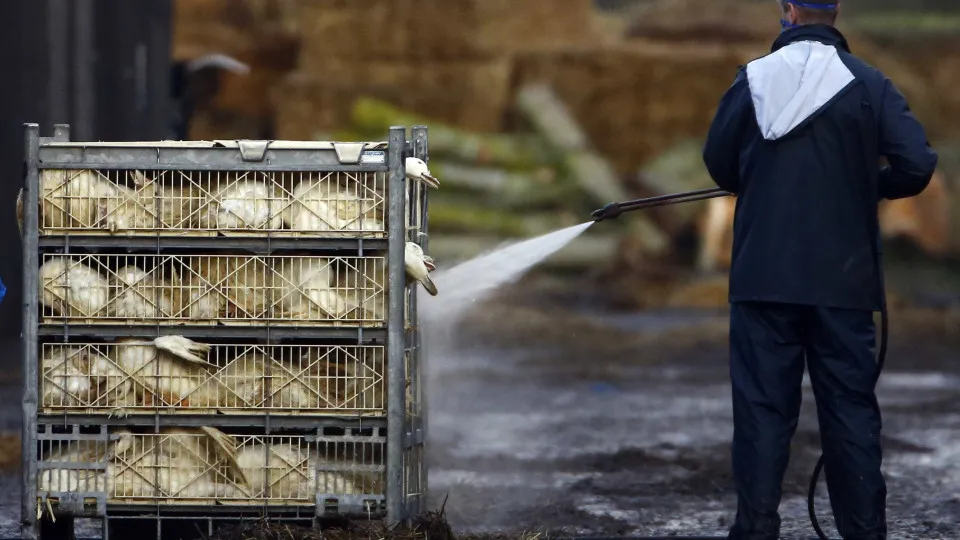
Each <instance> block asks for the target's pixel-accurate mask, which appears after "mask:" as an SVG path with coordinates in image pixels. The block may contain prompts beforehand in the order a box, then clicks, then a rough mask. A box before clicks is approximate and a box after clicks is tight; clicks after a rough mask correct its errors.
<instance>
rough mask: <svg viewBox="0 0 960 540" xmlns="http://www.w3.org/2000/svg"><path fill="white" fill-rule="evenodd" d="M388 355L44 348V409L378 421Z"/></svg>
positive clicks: (170, 339)
mask: <svg viewBox="0 0 960 540" xmlns="http://www.w3.org/2000/svg"><path fill="white" fill-rule="evenodd" d="M385 352H386V351H385V347H382V346H377V345H366V346H363V345H261V344H254V345H243V344H231V343H228V344H213V345H209V344H203V343H196V342H193V341H192V340H188V339H186V338H182V337H179V336H164V337H158V338H156V339H153V340H145V339H142V338H121V339H118V340H116V341H115V342H113V343H70V344H62V343H44V344H42V345H41V358H40V377H41V378H40V396H41V397H40V403H41V412H42V413H44V414H63V415H71V414H83V415H96V414H109V415H117V416H126V415H133V414H143V413H149V414H231V413H246V414H257V413H261V414H262V413H266V412H269V413H270V414H286V415H293V414H297V415H300V414H322V415H334V416H361V415H362V416H366V417H375V416H383V415H384V413H385V409H384V405H385V398H384V396H385V389H386V373H385V369H386V361H385V356H386V354H385ZM408 403H410V400H409V399H408ZM408 406H409V405H408Z"/></svg>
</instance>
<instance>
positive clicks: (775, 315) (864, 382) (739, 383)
mask: <svg viewBox="0 0 960 540" xmlns="http://www.w3.org/2000/svg"><path fill="white" fill-rule="evenodd" d="M875 342H876V328H875V325H874V322H873V313H871V312H869V311H857V310H845V309H833V308H821V307H815V306H802V305H795V304H774V303H752V302H744V303H733V304H731V306H730V380H731V383H732V385H733V424H734V429H733V448H732V457H733V476H734V479H735V481H736V486H737V518H736V521H735V523H734V525H733V527H732V529H731V531H730V535H729V536H728V538H730V539H734V540H776V539H777V538H778V537H779V532H780V515H779V513H778V511H777V508H778V506H779V505H780V495H781V484H782V483H783V476H784V473H785V472H786V469H787V461H788V459H789V456H790V439H791V438H793V434H794V432H795V431H796V429H797V421H798V418H799V416H800V402H801V399H802V393H801V384H802V381H803V369H804V357H806V361H807V365H808V366H809V367H810V382H811V383H812V385H813V392H814V396H815V398H816V403H817V417H818V419H819V421H820V438H821V441H822V448H823V452H824V455H825V459H826V461H825V465H824V474H825V476H826V481H827V489H828V491H829V493H830V504H831V506H832V508H833V515H834V517H835V519H836V523H837V529H838V530H839V532H840V535H841V536H842V537H843V538H844V539H845V540H880V539H885V538H886V530H887V527H886V496H887V489H886V485H885V482H884V479H883V475H882V474H881V473H880V462H881V450H880V425H881V421H880V408H879V405H878V404H877V397H876V394H875V392H874V387H875V382H876V376H877V364H876V360H875V356H874V347H875Z"/></svg>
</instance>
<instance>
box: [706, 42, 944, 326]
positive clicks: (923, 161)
mask: <svg viewBox="0 0 960 540" xmlns="http://www.w3.org/2000/svg"><path fill="white" fill-rule="evenodd" d="M882 155H886V156H888V159H889V161H890V164H891V168H888V169H886V170H884V171H881V170H880V168H879V162H880V157H881V156H882ZM704 161H705V163H706V165H707V167H708V169H709V170H710V173H711V175H712V176H713V177H714V179H715V180H716V182H717V184H718V185H720V186H721V187H723V188H724V189H727V190H729V191H732V192H734V193H736V195H737V197H738V200H737V210H736V216H735V221H734V244H733V262H732V268H731V275H730V300H731V302H743V301H763V302H782V303H792V304H807V305H817V306H824V307H838V308H847V309H861V310H877V309H879V308H880V304H881V301H882V293H881V290H880V280H879V276H878V274H877V265H878V262H877V260H876V259H875V257H876V256H877V255H878V252H877V250H878V249H879V231H878V224H877V204H878V201H879V200H880V199H881V198H898V197H904V196H912V195H916V194H918V193H919V192H920V191H922V190H923V189H924V188H925V187H926V185H927V183H928V182H929V181H930V177H931V176H932V174H933V172H934V169H935V167H936V163H937V156H936V154H935V153H934V152H933V150H932V149H930V147H929V145H928V144H927V142H926V135H925V134H924V131H923V128H922V127H921V126H920V124H919V123H918V122H917V121H916V119H915V118H914V117H913V115H912V114H911V113H910V112H909V108H908V106H907V104H906V101H905V100H904V99H903V96H902V95H900V93H899V92H897V90H896V89H895V88H894V86H893V85H892V84H891V83H890V81H889V80H888V79H887V78H886V77H885V76H884V75H883V74H882V73H880V72H879V71H877V70H876V69H874V68H872V67H870V66H868V65H866V64H865V63H863V62H862V61H860V60H859V59H857V58H856V57H854V56H853V55H852V54H850V52H849V48H848V47H847V44H846V41H845V40H844V38H843V36H842V35H841V34H840V33H839V32H838V31H837V30H835V29H834V28H833V27H831V26H826V25H808V26H803V27H801V28H799V29H796V30H791V31H789V32H787V33H784V34H783V35H782V36H781V38H780V39H778V40H777V42H776V43H775V44H774V47H773V53H772V54H770V55H768V56H765V57H763V58H759V59H757V60H754V61H753V62H751V63H749V64H748V65H747V66H746V67H745V68H744V69H742V70H741V72H740V73H739V75H738V77H737V79H736V82H735V83H734V85H733V86H732V87H731V88H730V90H729V91H728V92H727V95H726V96H725V97H724V99H723V101H722V102H721V105H720V109H719V110H718V112H717V118H716V119H715V120H714V123H713V126H712V127H711V133H710V136H709V138H708V142H707V145H706V147H705V149H704Z"/></svg>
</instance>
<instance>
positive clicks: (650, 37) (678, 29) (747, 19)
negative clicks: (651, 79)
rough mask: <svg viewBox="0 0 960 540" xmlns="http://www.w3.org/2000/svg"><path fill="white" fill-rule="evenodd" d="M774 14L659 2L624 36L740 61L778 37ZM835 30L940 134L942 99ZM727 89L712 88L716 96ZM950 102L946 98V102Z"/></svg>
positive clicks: (731, 3) (885, 57)
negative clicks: (722, 50)
mask: <svg viewBox="0 0 960 540" xmlns="http://www.w3.org/2000/svg"><path fill="white" fill-rule="evenodd" d="M776 21H777V10H776V5H775V4H773V2H769V3H768V2H760V3H744V2H738V1H735V0H659V1H657V2H653V3H651V4H648V5H644V6H641V7H639V8H637V10H636V11H635V12H634V13H632V14H631V21H630V22H629V23H628V25H627V30H626V32H625V36H626V37H627V38H628V39H631V40H644V41H648V42H649V41H656V42H658V43H660V44H661V46H662V45H666V44H671V45H674V46H679V45H680V44H687V45H690V44H698V45H700V46H704V47H710V46H711V45H713V46H716V45H718V44H722V45H724V46H726V47H730V48H731V49H733V50H736V51H737V54H738V56H739V61H740V63H746V62H749V61H750V60H753V59H754V58H757V57H760V56H762V55H765V54H768V53H769V52H770V46H771V45H772V43H773V41H774V40H775V39H776V37H777V33H776V24H777V22H776ZM839 28H840V30H841V31H842V32H843V34H844V36H845V37H846V38H847V41H848V43H849V44H850V48H851V50H852V51H853V53H854V54H856V55H857V56H859V57H860V58H862V59H863V60H864V61H866V62H867V63H869V64H871V65H874V66H876V67H877V68H879V69H880V70H881V71H883V72H884V74H885V75H887V76H888V77H890V79H891V80H893V81H894V83H895V84H896V85H897V87H898V88H899V89H900V90H901V91H902V92H903V93H904V94H905V95H906V97H907V99H908V100H910V103H911V105H912V107H913V109H914V112H915V113H916V114H917V116H918V117H920V119H921V120H923V121H924V122H925V123H927V124H930V127H931V128H932V129H931V131H933V132H938V131H940V125H939V124H940V123H941V122H940V110H941V108H942V102H944V98H941V97H939V96H937V95H935V93H934V92H931V89H930V88H929V84H928V81H927V80H925V79H924V77H922V76H921V75H920V74H919V73H918V72H917V71H916V70H914V69H913V68H912V66H911V65H910V64H909V63H905V62H903V61H901V60H899V59H898V58H897V57H896V56H895V55H892V54H890V53H888V52H887V51H885V50H883V48H881V47H879V46H877V45H876V44H875V43H873V42H872V40H870V39H869V38H868V37H867V36H865V35H864V34H862V33H860V32H857V31H855V30H854V29H852V28H849V27H847V26H846V25H844V24H843V21H842V20H841V21H840V25H839ZM727 86H729V85H726V86H722V87H718V88H717V97H718V98H719V96H720V94H721V93H722V92H723V90H725V89H726V87H727ZM946 99H947V100H949V98H946Z"/></svg>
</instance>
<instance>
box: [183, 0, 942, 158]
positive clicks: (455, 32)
mask: <svg viewBox="0 0 960 540" xmlns="http://www.w3.org/2000/svg"><path fill="white" fill-rule="evenodd" d="M592 4H593V3H592V2H591V1H590V0H462V1H458V2H449V1H447V0H416V1H414V0H324V1H322V2H316V1H306V0H179V1H177V2H176V19H175V24H176V27H175V30H176V31H175V36H174V41H175V47H174V55H175V56H176V57H178V58H184V57H189V56H196V55H197V54H200V53H202V52H210V51H218V52H224V53H227V54H231V55H234V56H236V57H238V58H239V59H240V60H242V61H244V62H247V63H249V64H250V66H251V73H250V74H249V75H247V76H238V75H229V76H227V80H226V82H225V87H224V88H223V90H222V92H221V94H220V96H218V98H217V101H216V103H215V106H214V107H213V108H212V109H211V110H207V111H201V113H200V117H199V118H198V119H197V123H198V125H197V126H196V127H195V133H193V134H191V136H192V137H194V138H202V137H211V136H215V137H234V136H236V137H244V136H245V137H256V136H259V135H261V134H262V133H264V132H269V133H270V134H271V135H272V136H274V137H277V138H284V139H313V138H316V137H318V136H328V137H329V136H331V134H333V133H336V132H337V131H338V130H341V129H343V128H345V127H348V126H349V123H350V115H349V111H350V110H351V109H352V107H353V105H354V103H355V102H356V99H357V98H358V97H361V96H366V97H373V98H377V99H382V100H385V101H387V102H389V103H392V104H393V105H396V106H398V107H400V108H401V109H403V110H405V111H406V112H409V113H414V114H418V115H420V116H423V117H426V118H428V119H430V120H431V121H433V122H440V123H444V124H448V125H451V126H454V127H457V128H460V129H464V130H468V131H474V132H481V133H488V132H497V131H502V130H504V129H512V128H514V127H516V126H517V125H518V124H519V122H518V120H517V118H516V111H515V107H514V105H515V96H516V93H517V92H518V91H519V89H520V88H521V87H522V86H523V85H525V84H527V83H530V82H548V83H550V84H552V85H554V87H555V89H556V91H557V92H558V94H559V95H560V96H561V97H562V98H563V99H564V100H565V101H566V102H567V103H568V104H569V105H570V106H571V107H572V108H573V109H574V113H575V115H576V117H577V119H578V121H580V122H581V123H582V124H583V125H584V128H585V130H586V131H587V132H588V134H589V135H590V138H591V140H592V141H593V143H594V144H595V146H596V147H597V149H598V150H599V151H600V152H601V153H603V154H605V155H606V156H608V157H610V158H611V159H613V161H614V165H615V167H616V170H617V171H619V172H621V173H632V172H634V171H635V170H636V169H637V168H638V167H639V166H641V165H643V164H644V163H645V162H646V161H648V160H649V159H651V158H652V157H654V156H655V155H657V154H659V153H660V152H662V151H664V150H665V149H667V148H669V147H671V146H672V145H673V144H675V143H676V142H677V141H678V140H680V139H684V138H690V137H701V136H702V135H703V133H704V132H705V130H706V128H707V126H708V124H709V121H710V118H711V116H712V113H713V110H714V108H715V106H716V103H717V101H718V100H719V98H720V96H721V95H722V94H723V92H724V91H725V90H726V88H728V87H729V84H730V82H731V81H732V79H733V76H734V74H735V70H736V67H737V66H738V65H739V64H741V63H743V62H744V61H747V60H750V59H752V58H755V57H757V56H761V55H763V54H766V52H767V51H768V50H769V46H770V42H771V40H772V38H773V37H775V36H776V13H775V11H774V8H773V6H772V5H770V4H767V3H766V2H763V3H744V2H740V1H736V0H660V1H656V2H648V3H645V4H644V5H643V6H642V7H641V8H638V9H637V10H636V11H635V12H634V13H632V14H631V15H630V17H629V19H628V20H627V21H626V24H625V26H626V30H625V31H622V32H621V31H620V30H618V29H617V28H616V27H615V26H608V25H607V24H606V23H607V21H605V20H604V19H603V17H601V16H600V15H599V14H597V13H596V12H595V10H594V7H593V5H592ZM718 4H722V5H718ZM844 30H845V31H846V32H847V33H848V35H849V37H850V40H851V45H852V46H853V47H854V50H855V52H857V53H859V54H861V55H862V56H863V57H864V58H865V59H866V60H867V61H868V62H871V63H873V64H875V65H877V66H878V67H880V68H882V69H883V70H884V71H885V72H886V73H888V74H889V75H890V76H891V78H893V79H894V80H895V81H896V82H897V84H898V86H900V87H901V89H903V90H904V93H905V94H907V96H908V97H909V98H910V99H911V103H912V104H914V108H915V110H916V111H917V113H918V115H919V116H920V117H921V119H923V120H924V121H925V122H927V123H928V124H930V130H931V132H932V133H938V132H940V131H941V130H940V127H941V126H950V125H952V124H951V123H950V119H948V118H943V119H942V120H941V117H942V115H940V114H938V113H939V112H940V110H939V109H940V107H941V104H940V102H941V101H944V100H946V101H951V100H953V101H956V100H957V98H956V97H955V94H956V93H955V92H952V91H943V90H941V91H932V88H928V86H929V82H930V81H931V80H933V79H937V80H940V79H943V81H944V82H942V84H939V85H938V86H937V87H936V88H941V87H943V88H947V89H949V88H951V87H950V84H952V82H951V81H953V79H952V78H951V77H953V75H951V74H950V70H944V69H936V68H935V67H929V68H928V67H925V68H924V69H923V70H922V73H923V74H924V75H925V76H922V75H921V73H919V72H915V71H914V69H913V67H912V66H908V65H906V64H905V63H904V62H902V61H900V59H898V58H896V57H895V56H893V55H891V54H889V53H887V52H885V51H884V50H882V49H881V48H879V47H877V46H875V45H872V44H871V43H870V41H869V40H868V39H866V38H864V37H863V36H860V35H858V34H855V33H853V32H852V31H850V30H849V29H844ZM928 63H930V62H928ZM937 65H939V64H937ZM918 71H919V70H918ZM955 71H956V70H955ZM941 96H942V97H941ZM951 96H953V97H951ZM951 102H952V101H951ZM956 108H957V109H958V110H957V116H960V105H957V107H956ZM951 110H952V109H951Z"/></svg>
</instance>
